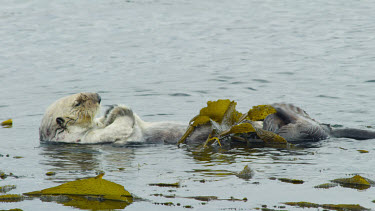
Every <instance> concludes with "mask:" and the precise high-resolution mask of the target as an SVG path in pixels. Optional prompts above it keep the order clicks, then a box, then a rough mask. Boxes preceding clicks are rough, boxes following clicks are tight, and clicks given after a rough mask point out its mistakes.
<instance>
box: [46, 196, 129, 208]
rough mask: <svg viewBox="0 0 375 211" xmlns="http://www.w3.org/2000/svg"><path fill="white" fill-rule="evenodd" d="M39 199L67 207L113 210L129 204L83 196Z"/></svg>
mask: <svg viewBox="0 0 375 211" xmlns="http://www.w3.org/2000/svg"><path fill="white" fill-rule="evenodd" d="M40 200H41V201H43V202H56V203H58V204H62V205H64V206H67V207H74V208H79V209H82V210H113V209H125V207H127V206H129V203H127V202H122V201H113V200H104V201H103V200H102V201H98V200H97V199H92V198H89V197H83V196H52V195H47V196H41V197H40Z"/></svg>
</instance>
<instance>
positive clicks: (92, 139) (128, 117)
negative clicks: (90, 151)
mask: <svg viewBox="0 0 375 211" xmlns="http://www.w3.org/2000/svg"><path fill="white" fill-rule="evenodd" d="M100 102H101V98H100V96H99V95H98V94H97V93H78V94H74V95H70V96H67V97H63V98H61V99H59V100H57V101H56V102H54V103H53V104H52V105H50V106H49V107H48V108H47V111H46V112H45V114H44V117H43V119H42V123H41V125H40V128H39V139H40V141H41V142H60V143H80V144H98V143H113V144H119V145H123V144H126V143H130V142H142V143H144V142H146V143H157V142H160V143H176V142H177V140H178V139H179V138H180V137H181V136H182V134H183V133H184V130H185V126H183V125H181V124H177V123H171V122H145V121H143V120H141V118H140V117H139V116H138V115H136V114H135V113H134V112H133V111H132V110H131V109H130V108H128V107H126V106H124V105H114V106H111V107H110V108H109V109H108V110H107V111H106V113H105V115H104V116H103V117H101V118H97V119H95V116H96V114H97V113H98V111H99V110H100Z"/></svg>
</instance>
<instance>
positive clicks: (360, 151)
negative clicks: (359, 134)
mask: <svg viewBox="0 0 375 211" xmlns="http://www.w3.org/2000/svg"><path fill="white" fill-rule="evenodd" d="M357 151H358V152H359V153H369V151H367V150H363V149H359V150H357Z"/></svg>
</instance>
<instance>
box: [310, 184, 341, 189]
mask: <svg viewBox="0 0 375 211" xmlns="http://www.w3.org/2000/svg"><path fill="white" fill-rule="evenodd" d="M337 186H338V184H337V183H324V184H320V185H316V186H314V188H321V189H329V188H333V187H337Z"/></svg>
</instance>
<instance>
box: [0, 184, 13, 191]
mask: <svg viewBox="0 0 375 211" xmlns="http://www.w3.org/2000/svg"><path fill="white" fill-rule="evenodd" d="M13 189H16V186H15V185H5V186H0V192H1V193H6V192H9V191H11V190H13Z"/></svg>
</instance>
